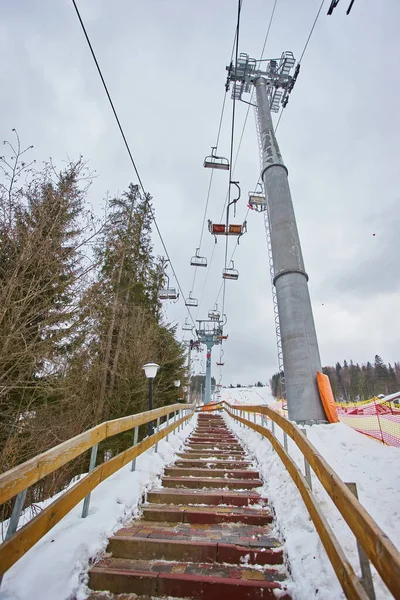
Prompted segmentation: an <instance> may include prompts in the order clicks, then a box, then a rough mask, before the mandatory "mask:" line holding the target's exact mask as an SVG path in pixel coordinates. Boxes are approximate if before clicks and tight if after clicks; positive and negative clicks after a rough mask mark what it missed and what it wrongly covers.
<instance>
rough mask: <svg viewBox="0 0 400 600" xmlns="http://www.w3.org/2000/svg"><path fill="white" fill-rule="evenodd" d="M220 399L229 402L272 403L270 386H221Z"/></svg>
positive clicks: (273, 399)
mask: <svg viewBox="0 0 400 600" xmlns="http://www.w3.org/2000/svg"><path fill="white" fill-rule="evenodd" d="M221 400H225V401H226V402H229V403H230V404H273V403H274V402H275V398H274V397H273V396H272V394H271V390H270V387H269V386H268V387H252V388H245V387H242V388H222V390H221Z"/></svg>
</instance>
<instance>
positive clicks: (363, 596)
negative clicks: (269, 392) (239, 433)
mask: <svg viewBox="0 0 400 600" xmlns="http://www.w3.org/2000/svg"><path fill="white" fill-rule="evenodd" d="M225 410H226V412H227V413H228V415H230V416H231V417H233V418H234V419H236V420H237V421H240V422H241V423H243V424H245V425H248V426H249V427H251V429H253V430H254V431H257V432H258V433H261V434H262V435H263V436H264V437H266V438H267V439H268V440H269V441H270V442H271V444H272V446H273V448H274V450H275V451H276V453H277V454H278V456H279V458H280V459H281V461H282V462H283V464H284V465H285V467H286V469H287V471H288V472H289V474H290V476H291V478H292V479H293V481H294V483H295V484H296V486H297V488H298V490H299V492H300V494H301V497H302V498H303V501H304V504H305V505H306V507H307V510H308V512H309V515H310V517H311V519H312V521H313V523H314V525H315V528H316V530H317V532H318V535H319V537H320V540H321V542H322V544H323V546H324V548H325V550H326V553H327V555H328V557H329V560H330V561H331V564H332V566H333V568H334V570H335V573H336V575H337V577H338V579H339V582H340V584H341V586H342V588H343V591H344V592H345V594H346V598H352V599H354V600H368V594H367V593H366V591H365V590H364V588H363V586H362V585H361V583H360V580H359V579H358V577H357V575H356V574H355V572H354V570H353V567H352V566H351V564H350V562H349V561H348V559H347V558H346V556H345V554H344V552H343V550H342V547H341V546H340V544H339V542H338V540H337V538H336V536H335V534H334V533H333V531H332V528H331V527H330V525H329V523H328V521H327V520H326V518H325V516H324V514H323V512H322V510H321V508H320V507H319V505H318V502H317V501H316V499H315V497H314V496H313V494H312V491H311V490H310V487H309V485H308V483H307V481H306V479H305V477H304V476H303V474H302V472H301V471H300V469H299V468H298V466H297V465H296V463H295V462H294V460H293V459H292V458H291V457H290V456H289V454H288V453H287V452H286V450H285V449H284V447H283V446H282V445H281V444H280V442H279V441H278V440H277V439H276V437H275V436H274V435H273V433H271V431H270V430H269V429H267V428H266V427H263V426H262V425H257V424H256V423H252V422H251V421H248V420H247V419H243V418H242V417H239V416H237V415H234V414H233V413H232V412H231V411H230V410H228V409H225Z"/></svg>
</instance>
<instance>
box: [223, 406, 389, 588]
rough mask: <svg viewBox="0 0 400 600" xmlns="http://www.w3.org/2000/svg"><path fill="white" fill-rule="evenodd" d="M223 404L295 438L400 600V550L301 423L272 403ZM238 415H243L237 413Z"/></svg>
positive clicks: (374, 563)
mask: <svg viewBox="0 0 400 600" xmlns="http://www.w3.org/2000/svg"><path fill="white" fill-rule="evenodd" d="M220 404H223V405H226V406H228V407H229V408H230V409H231V410H232V409H234V410H240V411H244V412H251V413H259V414H263V415H266V416H267V417H269V418H270V419H271V420H272V421H274V423H276V424H277V425H279V427H281V429H283V431H285V432H286V433H287V434H288V435H289V436H290V437H291V438H292V440H293V441H294V442H295V443H296V444H297V446H298V448H299V450H300V451H301V452H302V454H303V456H304V457H305V459H306V460H307V462H308V463H309V465H310V467H311V468H312V469H313V471H314V473H315V474H316V476H317V477H318V479H319V481H320V482H321V484H322V485H323V487H324V488H325V490H326V491H327V493H328V494H329V496H330V498H331V499H332V500H333V502H334V504H335V506H336V508H337V509H338V510H339V512H340V513H341V515H342V517H343V518H344V520H345V521H346V523H347V525H348V526H349V527H350V529H351V530H352V532H353V533H354V535H355V537H356V539H357V540H358V542H359V543H360V545H361V546H362V548H363V550H364V552H365V553H366V554H367V556H368V558H369V559H370V561H371V562H372V564H373V565H374V566H375V568H376V570H377V571H378V573H379V575H380V576H381V577H382V579H383V581H384V583H385V584H386V586H387V587H388V588H389V590H390V591H391V592H392V594H393V596H394V597H395V598H399V599H400V552H399V551H398V550H397V548H396V547H395V546H394V544H393V543H392V542H391V540H390V539H389V538H388V536H387V535H386V534H385V533H384V531H382V529H381V528H380V527H379V525H378V524H377V523H376V522H375V521H374V520H373V518H372V517H371V515H370V514H369V513H368V512H367V511H366V510H365V508H364V507H363V505H362V504H361V503H360V502H359V501H358V500H357V498H356V497H355V496H353V494H352V493H351V492H350V490H349V489H348V488H347V486H346V485H345V484H344V483H343V481H342V480H341V479H340V477H339V476H338V475H337V474H336V472H335V471H334V470H333V469H332V468H331V467H330V466H329V464H328V463H327V462H326V460H325V459H324V458H323V457H322V456H321V454H320V453H319V452H318V450H317V449H316V448H315V446H314V445H313V444H312V443H311V442H310V441H309V440H308V439H307V437H306V436H305V435H304V434H303V433H302V432H301V431H300V429H299V428H298V427H297V425H295V423H292V422H291V421H289V420H288V419H286V418H285V417H283V416H282V415H280V414H279V413H277V412H276V411H275V410H273V409H271V408H269V407H268V406H264V405H260V406H258V405H231V404H229V403H228V402H226V401H222V402H221V403H220ZM224 409H225V410H226V408H225V406H224ZM234 418H235V419H238V418H239V417H237V416H236V415H235V416H234ZM245 422H246V424H247V425H249V426H252V423H251V421H248V420H247V419H245Z"/></svg>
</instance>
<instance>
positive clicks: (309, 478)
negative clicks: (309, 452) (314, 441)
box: [300, 429, 312, 490]
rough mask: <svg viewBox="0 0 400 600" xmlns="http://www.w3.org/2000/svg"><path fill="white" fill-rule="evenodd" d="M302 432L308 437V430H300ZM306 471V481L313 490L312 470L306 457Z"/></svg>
mask: <svg viewBox="0 0 400 600" xmlns="http://www.w3.org/2000/svg"><path fill="white" fill-rule="evenodd" d="M300 431H301V432H302V433H304V435H305V436H306V437H307V430H306V429H300ZM304 471H305V478H306V481H307V483H308V485H309V486H310V490H312V481H311V470H310V465H309V464H308V461H307V460H306V457H304Z"/></svg>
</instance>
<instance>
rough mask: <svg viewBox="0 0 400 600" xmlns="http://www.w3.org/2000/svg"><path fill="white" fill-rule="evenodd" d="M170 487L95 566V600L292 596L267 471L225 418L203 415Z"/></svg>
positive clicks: (168, 474)
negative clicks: (266, 488) (266, 493)
mask: <svg viewBox="0 0 400 600" xmlns="http://www.w3.org/2000/svg"><path fill="white" fill-rule="evenodd" d="M162 484H163V487H162V488H161V489H159V490H158V489H157V490H154V491H152V492H149V493H148V494H147V501H146V503H145V504H143V506H142V517H141V519H140V520H135V521H133V522H132V524H131V525H130V526H129V527H125V528H124V529H121V530H120V531H118V532H117V533H116V535H114V536H113V537H111V538H110V540H109V545H108V548H107V555H106V556H105V557H104V558H103V559H102V560H100V561H99V562H98V563H97V564H96V565H95V566H94V567H93V568H92V569H91V570H90V572H89V586H90V588H91V589H92V590H93V593H92V595H91V596H90V598H91V599H92V600H95V599H96V600H100V599H101V600H105V599H112V598H115V599H120V600H122V599H128V598H129V599H133V598H137V597H140V598H162V597H172V598H196V599H197V598H202V599H213V598H217V597H221V595H222V594H226V598H229V600H239V599H240V600H243V599H266V598H276V597H277V596H278V597H279V598H280V599H282V600H283V599H289V598H290V595H289V594H288V592H287V591H285V590H286V586H285V581H286V579H287V573H286V570H285V567H284V565H283V553H282V549H281V545H280V542H279V540H277V539H276V538H274V537H273V536H272V535H271V531H272V521H273V517H272V514H271V511H270V510H269V508H268V501H267V499H266V498H264V497H262V496H261V495H260V494H259V493H258V492H257V488H258V487H259V486H260V485H261V481H260V479H259V474H258V472H257V471H255V470H254V469H253V468H252V465H251V462H250V461H249V460H248V458H247V457H246V453H245V451H244V450H243V448H242V446H241V445H240V444H239V442H238V441H237V439H236V438H235V437H234V435H233V434H232V433H231V432H230V431H229V429H228V428H227V427H226V425H225V422H224V420H223V419H222V417H220V416H219V415H215V414H207V413H201V414H199V417H198V425H197V427H196V429H195V430H194V432H193V433H192V435H191V436H190V438H189V439H188V441H187V444H186V448H185V450H184V452H182V453H179V454H178V460H177V461H176V462H175V464H174V465H173V466H171V467H168V468H166V469H165V473H164V477H163V479H162Z"/></svg>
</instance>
